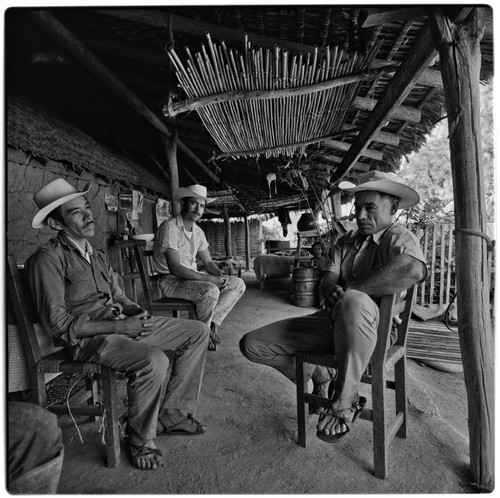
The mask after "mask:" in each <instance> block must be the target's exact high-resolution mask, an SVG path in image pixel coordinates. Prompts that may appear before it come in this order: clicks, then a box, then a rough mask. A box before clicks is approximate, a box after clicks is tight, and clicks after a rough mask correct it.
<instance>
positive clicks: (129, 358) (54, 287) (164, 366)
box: [26, 178, 209, 470]
mask: <svg viewBox="0 0 500 498" xmlns="http://www.w3.org/2000/svg"><path fill="white" fill-rule="evenodd" d="M88 191H89V185H87V186H86V187H85V188H84V190H82V191H77V190H76V189H75V188H73V186H72V185H70V184H69V183H68V182H66V181H65V180H64V179H62V178H59V179H57V180H54V181H53V182H51V183H49V184H48V185H46V186H45V187H43V188H42V189H41V190H39V191H38V192H37V193H36V194H35V196H34V201H35V203H36V205H37V207H38V209H39V211H38V212H37V213H36V215H35V217H34V219H33V227H34V228H44V227H47V226H48V227H50V228H52V229H54V230H56V231H57V236H56V237H55V238H53V239H51V240H50V241H49V242H47V243H46V244H44V245H43V246H40V247H39V248H38V249H37V250H36V252H35V253H34V254H33V255H32V256H31V257H30V258H29V259H28V261H27V262H26V270H27V276H28V284H29V287H30V290H31V293H32V295H33V298H34V301H35V303H36V306H37V309H38V313H39V315H40V321H41V324H42V326H43V328H44V329H45V330H46V331H47V332H49V333H50V334H51V335H52V336H53V337H54V340H55V343H56V345H60V346H65V347H67V348H68V351H69V353H70V354H71V357H72V358H73V359H74V360H77V361H78V360H81V361H95V362H97V363H101V364H103V365H107V366H109V367H112V368H115V369H117V370H119V371H122V372H124V373H125V375H126V376H127V377H128V385H127V388H128V407H129V408H128V421H127V435H128V449H129V454H130V457H131V462H132V464H133V465H134V466H135V467H137V468H139V469H141V470H153V469H156V468H157V467H158V466H159V465H161V463H162V454H161V451H160V450H159V449H158V448H157V446H156V444H155V440H154V439H155V437H156V436H157V435H173V434H183V435H194V434H201V433H203V432H205V430H206V427H205V426H203V425H202V424H200V423H199V422H197V421H196V420H195V419H194V418H193V417H192V415H191V412H192V411H193V410H194V409H195V406H196V403H197V400H198V396H199V392H200V389H201V383H202V377H203V370H204V367H205V359H206V352H207V344H208V339H209V329H208V327H207V326H206V325H205V324H203V323H201V322H196V321H194V320H183V319H178V318H169V317H150V316H148V315H147V312H146V311H145V310H143V309H142V308H141V307H140V306H139V305H137V304H136V303H134V302H132V301H130V300H129V299H128V298H127V297H126V296H125V294H124V292H123V291H122V289H121V288H120V287H119V285H118V282H117V279H116V275H115V274H114V272H113V269H112V267H111V264H110V262H109V259H108V257H107V256H106V254H105V253H104V251H102V250H99V249H95V248H93V247H92V246H91V245H90V243H89V239H90V238H92V237H93V236H94V232H95V225H96V222H95V219H94V216H93V214H92V210H91V207H90V204H89V202H88V200H87V198H86V197H85V195H86V194H87V193H88ZM167 351H168V352H172V354H171V357H170V358H171V359H169V357H167V354H165V353H166V352H167Z"/></svg>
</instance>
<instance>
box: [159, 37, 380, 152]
mask: <svg viewBox="0 0 500 498" xmlns="http://www.w3.org/2000/svg"><path fill="white" fill-rule="evenodd" d="M207 40H208V43H207V46H206V47H205V45H202V48H201V52H199V53H196V54H195V55H193V54H192V53H191V52H190V50H189V49H188V48H186V53H187V61H186V63H185V64H183V62H181V59H180V58H179V56H178V55H177V53H176V52H175V50H174V49H173V48H171V49H169V52H168V53H169V56H170V59H171V60H172V62H173V64H174V66H175V70H176V74H177V77H178V80H179V83H180V86H181V88H182V89H183V90H184V91H185V93H186V95H187V97H188V98H187V100H185V101H183V102H177V103H174V102H172V101H170V102H169V104H168V105H166V106H165V107H164V113H165V115H168V116H174V115H176V114H178V113H180V112H185V111H190V110H196V111H197V112H198V113H199V115H200V117H201V120H202V122H203V124H204V126H205V127H206V129H207V130H208V131H209V133H210V134H211V136H212V137H213V138H214V140H215V141H216V143H217V145H218V147H219V148H220V150H221V151H222V154H220V155H219V156H218V157H241V156H258V155H264V156H265V157H270V156H278V155H287V156H293V155H303V154H304V153H305V150H306V147H307V146H308V145H310V144H311V143H315V142H319V141H322V140H326V139H328V138H332V137H333V136H335V135H336V134H337V133H338V132H339V130H341V125H342V123H343V121H344V118H345V115H346V113H347V110H348V106H349V103H350V101H351V99H352V97H353V94H352V92H353V89H354V88H355V87H356V85H357V84H358V83H359V81H361V80H366V79H371V78H373V77H374V76H375V73H368V72H366V71H365V72H363V71H362V68H363V63H364V59H363V57H361V56H358V55H354V56H353V55H350V56H349V57H348V56H347V55H346V54H345V53H344V51H343V50H341V49H338V48H337V47H335V48H333V49H332V50H330V48H329V47H327V48H325V49H321V50H320V49H315V51H314V52H312V53H307V54H306V55H302V54H300V55H293V56H290V55H289V53H288V51H287V50H283V49H281V48H280V47H278V46H275V47H274V49H271V48H253V47H251V45H250V42H249V41H248V39H247V38H246V39H245V50H244V53H239V52H238V51H237V50H232V49H228V48H227V47H226V45H225V43H224V42H221V44H220V46H219V45H216V44H215V43H213V42H212V40H211V38H210V35H209V34H207Z"/></svg>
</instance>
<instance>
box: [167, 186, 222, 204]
mask: <svg viewBox="0 0 500 498" xmlns="http://www.w3.org/2000/svg"><path fill="white" fill-rule="evenodd" d="M186 197H194V198H195V199H203V200H204V201H205V202H206V203H207V204H210V203H211V202H214V201H215V199H211V198H210V197H202V196H199V195H196V194H195V193H194V192H193V191H192V190H189V189H188V188H185V187H181V188H179V189H177V190H176V191H175V192H174V194H173V196H172V198H173V200H174V201H175V202H180V201H182V199H185V198H186Z"/></svg>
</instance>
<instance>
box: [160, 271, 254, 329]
mask: <svg viewBox="0 0 500 498" xmlns="http://www.w3.org/2000/svg"><path fill="white" fill-rule="evenodd" d="M226 278H228V282H227V285H226V287H224V288H223V289H219V288H218V287H217V286H216V285H215V284H212V283H211V282H204V281H200V280H181V279H179V278H177V277H175V276H174V275H165V276H164V277H162V278H161V280H160V288H161V290H162V292H163V293H164V294H165V296H166V297H177V298H181V299H188V300H189V301H194V303H195V312H196V318H197V320H199V321H200V322H203V323H205V324H207V325H209V326H210V324H211V322H214V323H215V324H216V325H220V324H221V323H222V321H223V320H224V318H226V316H227V315H228V314H229V312H230V311H231V310H232V309H233V307H234V305H235V304H236V303H237V302H238V301H239V299H240V298H241V296H242V295H243V293H244V292H245V288H246V287H245V282H243V280H242V279H241V278H239V277H234V276H228V277H226Z"/></svg>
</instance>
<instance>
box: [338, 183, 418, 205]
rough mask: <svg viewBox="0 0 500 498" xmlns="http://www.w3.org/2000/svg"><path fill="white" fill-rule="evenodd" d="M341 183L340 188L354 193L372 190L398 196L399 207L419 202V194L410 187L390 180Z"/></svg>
mask: <svg viewBox="0 0 500 498" xmlns="http://www.w3.org/2000/svg"><path fill="white" fill-rule="evenodd" d="M342 183H344V182H341V183H340V184H339V188H340V190H345V191H346V192H350V193H351V194H355V193H356V192H365V191H372V192H381V193H383V194H389V195H393V196H395V197H398V198H399V209H408V208H411V207H413V206H415V205H417V204H418V203H419V202H420V196H419V195H418V193H417V192H416V191H415V190H413V189H412V188H411V187H408V186H406V185H403V184H402V183H397V182H393V181H390V180H374V181H372V182H366V183H363V184H361V185H358V186H352V187H350V186H348V185H353V184H352V183H350V182H345V184H346V185H345V186H343V185H342Z"/></svg>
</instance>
